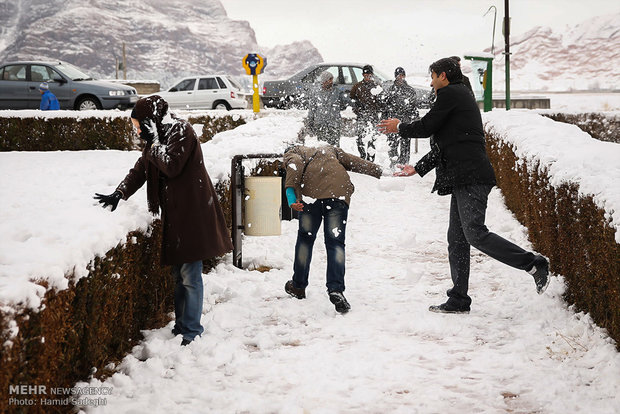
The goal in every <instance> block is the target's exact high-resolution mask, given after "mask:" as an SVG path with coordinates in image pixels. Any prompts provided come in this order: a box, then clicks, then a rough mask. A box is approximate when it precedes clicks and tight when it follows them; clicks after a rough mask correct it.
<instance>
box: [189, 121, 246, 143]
mask: <svg viewBox="0 0 620 414" xmlns="http://www.w3.org/2000/svg"><path fill="white" fill-rule="evenodd" d="M187 121H188V122H189V123H190V124H192V125H194V124H202V125H203V127H202V135H201V136H200V137H199V138H200V142H202V143H203V144H204V143H205V142H207V141H211V139H213V137H214V136H215V134H218V133H220V132H223V131H228V130H231V129H235V128H237V127H238V126H240V125H245V124H246V121H245V119H244V118H243V117H241V116H239V115H234V116H233V115H224V116H220V117H215V116H210V115H202V116H197V117H195V116H190V117H189V118H188V119H187Z"/></svg>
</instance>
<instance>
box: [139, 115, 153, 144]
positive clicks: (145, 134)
mask: <svg viewBox="0 0 620 414" xmlns="http://www.w3.org/2000/svg"><path fill="white" fill-rule="evenodd" d="M147 122H148V120H144V121H141V122H140V139H143V140H144V142H146V144H147V145H150V144H152V143H153V139H154V138H155V136H154V135H153V133H152V132H151V128H153V127H154V125H155V124H154V123H153V122H149V123H148V124H147Z"/></svg>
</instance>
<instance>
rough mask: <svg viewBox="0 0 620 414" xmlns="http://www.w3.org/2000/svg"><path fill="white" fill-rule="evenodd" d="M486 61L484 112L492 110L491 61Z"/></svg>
mask: <svg viewBox="0 0 620 414" xmlns="http://www.w3.org/2000/svg"><path fill="white" fill-rule="evenodd" d="M485 60H486V61H487V73H486V88H485V89H484V112H489V111H492V110H493V59H485Z"/></svg>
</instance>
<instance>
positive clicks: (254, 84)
mask: <svg viewBox="0 0 620 414" xmlns="http://www.w3.org/2000/svg"><path fill="white" fill-rule="evenodd" d="M252 89H253V90H254V94H253V96H252V108H253V109H254V113H255V114H257V113H259V112H260V97H259V94H258V75H252Z"/></svg>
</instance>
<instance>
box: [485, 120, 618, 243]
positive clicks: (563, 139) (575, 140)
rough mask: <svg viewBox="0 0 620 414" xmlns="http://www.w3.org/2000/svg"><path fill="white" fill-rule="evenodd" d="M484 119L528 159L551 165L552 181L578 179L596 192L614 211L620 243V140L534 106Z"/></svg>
mask: <svg viewBox="0 0 620 414" xmlns="http://www.w3.org/2000/svg"><path fill="white" fill-rule="evenodd" d="M483 122H485V123H486V124H487V129H489V128H491V129H492V130H493V131H495V132H496V133H497V134H498V135H499V136H501V137H502V139H503V140H504V141H505V142H507V143H509V144H511V145H512V147H513V148H514V152H515V154H516V155H517V156H518V157H519V158H521V159H523V160H526V161H527V163H528V165H530V166H534V165H536V164H537V163H539V164H540V166H541V167H542V168H546V169H547V174H548V175H549V178H550V183H551V184H552V185H554V186H560V185H561V184H563V183H574V184H577V185H578V186H579V193H580V194H582V195H583V196H592V198H593V199H594V202H595V203H596V205H597V206H599V207H600V208H601V209H603V210H605V212H606V213H607V214H608V215H609V217H611V224H612V226H613V227H614V228H615V229H616V242H618V243H620V231H619V229H620V186H619V185H618V183H619V182H620V145H618V144H616V143H612V142H603V141H599V140H596V139H594V138H592V137H591V136H590V135H588V134H587V133H585V132H583V131H582V130H581V129H579V128H578V127H577V126H575V125H571V124H565V123H562V122H555V121H553V120H551V119H549V118H547V117H544V116H541V115H538V114H537V113H535V112H533V111H528V110H511V111H504V110H494V111H492V112H487V113H484V114H483Z"/></svg>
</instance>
